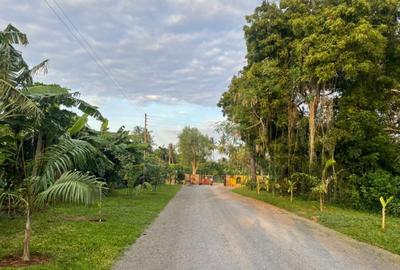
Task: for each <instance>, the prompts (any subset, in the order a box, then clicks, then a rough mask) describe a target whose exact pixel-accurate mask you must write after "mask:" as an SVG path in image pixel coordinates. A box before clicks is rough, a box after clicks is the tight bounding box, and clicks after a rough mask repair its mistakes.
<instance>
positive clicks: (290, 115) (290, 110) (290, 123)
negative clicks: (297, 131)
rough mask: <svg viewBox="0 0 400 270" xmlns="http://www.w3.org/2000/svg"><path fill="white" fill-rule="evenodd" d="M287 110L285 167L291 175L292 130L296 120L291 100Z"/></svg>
mask: <svg viewBox="0 0 400 270" xmlns="http://www.w3.org/2000/svg"><path fill="white" fill-rule="evenodd" d="M287 109H288V135H287V140H288V146H287V147H288V160H287V166H288V175H291V173H292V148H293V147H292V146H293V130H294V127H295V124H296V120H297V108H296V105H295V104H294V102H293V101H292V100H290V101H289V103H288V108H287Z"/></svg>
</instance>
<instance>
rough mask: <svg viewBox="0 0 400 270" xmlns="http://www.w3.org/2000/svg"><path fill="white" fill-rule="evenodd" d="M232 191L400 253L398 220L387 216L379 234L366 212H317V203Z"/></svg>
mask: <svg viewBox="0 0 400 270" xmlns="http://www.w3.org/2000/svg"><path fill="white" fill-rule="evenodd" d="M233 192H235V193H238V194H240V195H244V196H247V197H251V198H254V199H257V200H261V201H264V202H267V203H270V204H272V205H275V206H278V207H280V208H283V209H286V210H288V211H290V212H293V213H295V214H297V215H299V216H302V217H305V218H308V219H312V220H314V221H317V222H318V223H320V224H322V225H324V226H326V227H329V228H331V229H334V230H336V231H338V232H341V233H343V234H346V235H349V236H350V237H352V238H354V239H357V240H359V241H362V242H366V243H369V244H372V245H375V246H378V247H381V248H384V249H386V250H389V251H391V252H393V253H397V254H400V218H395V217H390V216H387V217H386V218H387V223H386V226H387V229H386V230H385V231H382V230H381V229H380V225H381V216H380V214H379V213H376V214H373V213H366V212H360V211H354V210H351V209H343V208H339V207H334V206H326V207H325V209H324V211H323V212H320V211H319V202H316V201H305V200H300V199H296V198H295V199H294V201H293V203H290V198H288V197H282V196H278V195H275V197H273V196H272V194H271V193H267V192H265V191H264V192H261V194H260V195H257V193H256V191H250V190H249V189H247V188H245V187H242V188H237V189H234V190H233Z"/></svg>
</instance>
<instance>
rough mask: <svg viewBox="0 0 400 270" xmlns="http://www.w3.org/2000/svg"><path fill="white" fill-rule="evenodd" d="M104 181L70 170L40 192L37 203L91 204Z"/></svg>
mask: <svg viewBox="0 0 400 270" xmlns="http://www.w3.org/2000/svg"><path fill="white" fill-rule="evenodd" d="M102 185H103V182H100V181H98V179H97V178H96V177H95V176H93V175H89V174H88V173H86V174H84V173H82V172H78V171H68V172H65V173H63V174H62V175H61V176H60V178H58V179H57V181H56V182H55V183H54V184H53V185H51V186H50V187H49V188H48V189H46V190H45V191H43V192H42V193H40V194H39V195H38V197H37V201H36V203H37V204H39V205H43V204H45V203H55V202H67V203H76V204H80V203H82V204H85V205H88V204H91V203H93V202H94V201H95V200H96V199H97V198H98V195H99V189H101V188H102Z"/></svg>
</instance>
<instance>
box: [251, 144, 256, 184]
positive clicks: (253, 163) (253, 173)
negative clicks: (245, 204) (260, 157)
mask: <svg viewBox="0 0 400 270" xmlns="http://www.w3.org/2000/svg"><path fill="white" fill-rule="evenodd" d="M250 176H251V181H253V182H256V181H257V168H256V157H255V153H254V147H251V149H250Z"/></svg>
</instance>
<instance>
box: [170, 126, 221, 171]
mask: <svg viewBox="0 0 400 270" xmlns="http://www.w3.org/2000/svg"><path fill="white" fill-rule="evenodd" d="M178 139H179V142H178V149H179V154H180V157H181V161H182V163H183V165H188V166H191V167H192V175H195V174H196V172H197V169H198V168H199V165H200V163H201V162H204V161H205V160H206V158H207V157H208V156H210V155H211V152H212V150H213V148H214V145H213V142H212V140H211V139H210V138H209V137H208V136H207V135H204V134H202V133H201V132H200V131H199V130H198V129H197V128H191V127H185V128H184V129H183V130H182V132H181V133H180V134H179V135H178Z"/></svg>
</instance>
